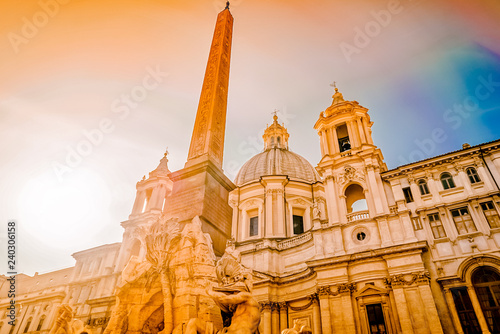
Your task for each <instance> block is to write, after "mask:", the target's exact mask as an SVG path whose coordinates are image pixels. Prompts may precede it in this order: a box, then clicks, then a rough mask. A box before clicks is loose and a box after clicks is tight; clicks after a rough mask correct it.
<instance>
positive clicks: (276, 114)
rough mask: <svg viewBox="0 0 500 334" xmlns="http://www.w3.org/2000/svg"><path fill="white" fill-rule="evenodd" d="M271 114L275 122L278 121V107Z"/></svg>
mask: <svg viewBox="0 0 500 334" xmlns="http://www.w3.org/2000/svg"><path fill="white" fill-rule="evenodd" d="M271 114H273V120H274V122H277V121H278V109H274V111H273V112H272V113H271Z"/></svg>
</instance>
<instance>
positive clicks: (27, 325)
mask: <svg viewBox="0 0 500 334" xmlns="http://www.w3.org/2000/svg"><path fill="white" fill-rule="evenodd" d="M32 319H33V318H28V322H27V323H26V327H24V331H23V333H27V332H28V329H30V325H31V320H32Z"/></svg>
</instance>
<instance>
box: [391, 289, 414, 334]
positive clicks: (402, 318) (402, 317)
mask: <svg viewBox="0 0 500 334" xmlns="http://www.w3.org/2000/svg"><path fill="white" fill-rule="evenodd" d="M392 291H393V294H394V300H395V301H396V307H397V309H398V315H399V322H400V324H401V330H402V332H403V333H404V334H411V333H413V326H412V324H411V319H410V312H409V311H408V305H407V304H406V296H405V291H404V289H403V287H393V289H392Z"/></svg>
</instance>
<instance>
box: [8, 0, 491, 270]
mask: <svg viewBox="0 0 500 334" xmlns="http://www.w3.org/2000/svg"><path fill="white" fill-rule="evenodd" d="M224 5H225V1H220V0H205V1H201V0H182V1H174V0H163V1H160V0H141V1H139V0H121V1H114V0H59V1H57V0H40V1H31V0H30V1H14V0H2V1H1V2H0V77H1V78H2V80H0V222H1V223H0V226H1V227H0V240H1V243H0V244H1V245H2V249H0V273H6V272H7V263H6V260H2V259H6V258H7V254H6V249H5V248H6V247H5V246H3V245H6V244H7V242H6V240H7V223H8V222H9V221H10V220H13V221H15V222H16V224H17V263H16V270H17V271H18V272H24V273H26V274H29V275H33V274H34V273H35V272H40V273H43V272H48V271H51V270H56V269H61V268H65V267H69V266H72V265H74V259H73V258H72V257H71V254H72V253H74V252H77V251H81V250H84V249H88V248H91V247H96V246H99V245H102V244H108V243H114V242H120V241H121V238H122V233H123V229H122V227H121V226H120V222H122V221H125V220H127V219H128V215H129V214H130V212H131V209H132V205H133V201H134V198H135V185H136V183H137V182H138V181H139V180H140V179H141V178H142V176H143V175H145V174H147V173H148V172H150V171H151V170H153V169H154V168H156V166H157V165H158V162H159V160H160V159H161V157H162V156H163V153H164V152H165V150H166V148H167V147H168V151H169V156H168V158H169V168H170V170H172V171H175V170H179V169H181V168H182V167H183V166H184V163H185V161H186V158H187V152H188V149H189V141H190V137H191V133H192V127H193V124H194V118H195V115H196V109H197V105H198V98H199V94H200V90H201V85H202V81H203V75H204V71H205V66H206V61H207V57H208V52H209V48H210V44H211V39H212V34H213V29H214V25H215V19H216V16H217V13H218V12H219V11H221V10H222V9H223V8H224ZM231 13H232V15H233V17H234V27H233V44H232V55H231V73H230V83H229V97H228V112H227V123H226V139H225V153H224V171H225V173H226V175H228V176H229V177H230V178H231V179H234V177H235V176H236V173H237V171H238V169H239V167H240V166H241V165H242V164H243V163H244V162H245V161H247V160H248V159H249V158H250V157H252V156H253V155H254V154H257V153H259V152H260V151H261V150H262V149H263V144H262V138H261V136H262V134H263V130H264V129H265V127H266V124H268V123H270V122H272V114H271V113H272V112H273V111H274V110H278V116H279V117H280V121H281V122H284V123H285V126H286V127H287V128H288V131H289V133H290V140H289V146H290V149H291V150H292V151H294V152H296V153H298V154H300V155H302V156H304V157H305V158H306V159H308V160H309V161H310V162H311V164H312V165H314V166H315V165H317V163H318V162H319V160H320V159H321V157H320V147H319V137H318V135H317V133H316V131H315V130H314V129H313V125H314V123H315V122H316V120H317V119H318V117H319V114H320V112H321V111H323V110H325V109H326V108H327V107H328V106H329V105H330V104H331V102H332V98H331V96H332V94H333V87H332V86H331V84H332V83H333V82H335V83H336V85H337V87H338V88H339V90H340V92H342V93H343V95H344V98H345V99H346V100H356V101H358V102H359V103H360V104H361V105H362V106H364V107H366V108H368V109H369V113H370V117H371V120H372V121H373V122H374V125H373V127H372V131H373V139H374V143H375V144H376V145H377V146H378V147H380V148H381V149H382V152H383V154H384V157H385V162H386V163H387V166H388V168H395V167H397V166H399V165H402V164H405V163H409V162H412V161H417V160H420V159H423V158H427V157H431V156H435V155H439V154H442V153H446V152H450V151H453V150H457V149H460V148H461V146H462V144H463V143H469V144H471V145H476V144H480V143H483V142H488V141H492V140H496V139H499V138H500V127H499V124H500V94H499V92H500V3H499V2H498V1H497V0H491V1H489V0H483V1H465V0H390V1H387V0H352V1H348V2H347V1H332V0H312V1H298V0H273V1H271V0H267V1H264V0H252V1H250V0H235V1H232V2H231Z"/></svg>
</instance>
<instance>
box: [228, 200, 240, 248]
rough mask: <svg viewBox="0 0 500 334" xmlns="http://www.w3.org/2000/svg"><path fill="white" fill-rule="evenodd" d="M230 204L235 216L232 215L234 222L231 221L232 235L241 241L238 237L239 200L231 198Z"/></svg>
mask: <svg viewBox="0 0 500 334" xmlns="http://www.w3.org/2000/svg"><path fill="white" fill-rule="evenodd" d="M229 206H230V207H231V209H233V217H232V223H231V237H233V238H234V239H235V240H236V241H239V238H238V226H239V222H238V215H239V213H240V212H239V211H240V210H239V208H238V202H237V201H235V200H232V199H231V200H229Z"/></svg>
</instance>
